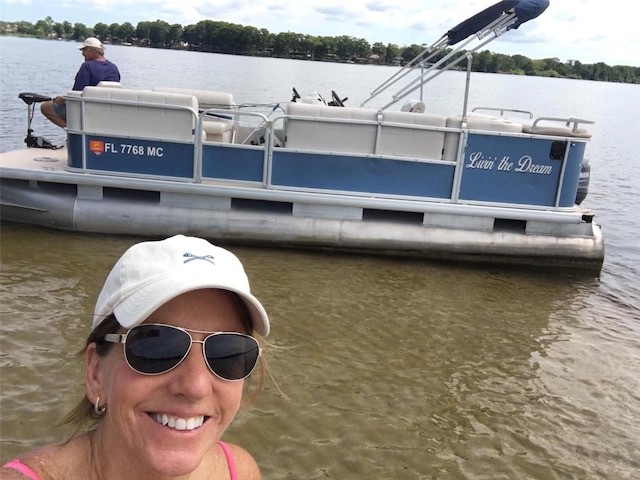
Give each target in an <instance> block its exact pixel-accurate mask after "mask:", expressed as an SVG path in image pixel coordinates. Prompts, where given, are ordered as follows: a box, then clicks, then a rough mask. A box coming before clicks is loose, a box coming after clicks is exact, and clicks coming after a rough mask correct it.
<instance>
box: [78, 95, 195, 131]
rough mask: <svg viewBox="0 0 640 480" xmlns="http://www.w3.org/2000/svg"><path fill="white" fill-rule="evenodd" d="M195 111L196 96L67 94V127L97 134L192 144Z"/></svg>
mask: <svg viewBox="0 0 640 480" xmlns="http://www.w3.org/2000/svg"><path fill="white" fill-rule="evenodd" d="M76 99H77V100H76ZM78 100H82V102H84V112H85V114H84V116H82V115H81V111H82V105H81V103H82V102H81V101H78ZM197 112H198V100H197V99H196V97H194V96H193V95H187V94H182V93H170V92H154V91H151V90H130V89H126V88H104V87H85V89H84V90H83V91H82V92H70V93H69V94H67V128H68V129H70V130H72V129H78V130H83V131H85V132H89V133H94V134H99V135H110V136H126V137H143V138H149V139H159V140H163V141H190V142H192V141H193V139H194V136H193V132H194V128H195V125H196V118H197V117H196V115H197Z"/></svg>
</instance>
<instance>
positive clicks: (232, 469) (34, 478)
mask: <svg viewBox="0 0 640 480" xmlns="http://www.w3.org/2000/svg"><path fill="white" fill-rule="evenodd" d="M218 445H220V447H221V448H222V451H223V452H224V456H225V457H226V459H227V465H229V474H230V475H231V480H238V472H237V471H236V462H235V461H234V460H233V455H232V454H231V449H230V448H229V445H227V444H226V443H224V442H218ZM4 468H13V469H14V470H18V471H19V472H20V473H22V474H24V475H26V476H27V477H28V478H30V479H31V480H40V477H39V476H38V474H37V473H36V472H34V471H33V470H31V469H30V468H29V467H27V466H26V465H25V464H24V463H22V462H21V461H20V460H19V459H17V458H16V459H14V460H11V461H10V462H7V463H5V464H4Z"/></svg>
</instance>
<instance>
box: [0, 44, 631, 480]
mask: <svg viewBox="0 0 640 480" xmlns="http://www.w3.org/2000/svg"><path fill="white" fill-rule="evenodd" d="M75 47H76V44H72V43H67V42H54V41H43V40H32V39H18V38H10V37H0V71H1V72H2V75H1V77H2V79H1V82H2V83H1V86H2V88H1V91H0V100H1V101H0V110H1V115H0V118H1V119H2V120H1V126H0V151H7V150H11V149H15V148H20V147H21V146H22V140H23V138H24V136H25V131H26V107H25V105H24V104H23V103H22V102H21V101H20V100H19V99H18V93H19V92H21V91H32V92H37V93H42V94H48V95H55V94H60V93H64V92H66V91H67V90H68V89H69V88H70V86H71V85H72V83H73V75H74V74H75V72H76V70H77V68H78V66H79V64H80V62H81V60H82V58H81V56H80V53H79V52H78V51H77V50H76V48H75ZM107 57H108V58H110V59H111V60H113V61H114V62H116V63H117V64H118V66H119V68H120V70H121V73H122V77H123V78H122V82H123V84H124V85H125V86H127V87H133V88H150V87H152V86H155V85H159V86H160V85H161V86H174V87H190V88H203V89H214V90H223V91H231V92H233V93H234V98H235V100H236V102H237V103H249V102H260V103H263V102H277V101H286V100H288V99H289V98H290V96H291V88H292V87H296V89H297V90H298V91H299V92H300V93H301V94H304V93H309V92H311V91H313V90H316V91H318V92H320V93H321V94H323V95H328V94H329V92H330V91H331V90H332V89H333V90H336V91H337V92H338V93H339V94H340V96H341V97H349V100H348V101H347V104H348V105H358V104H359V103H360V102H361V101H363V100H364V99H365V98H367V97H368V93H369V92H370V91H371V90H372V89H373V88H374V87H375V86H377V85H378V84H379V83H380V82H381V81H382V80H384V79H385V78H386V77H387V76H388V75H390V74H391V73H392V72H393V70H392V69H391V68H390V67H380V66H361V65H343V64H325V63H314V62H301V61H293V60H280V59H264V58H247V57H234V56H223V55H214V54H204V53H195V52H176V51H167V50H152V49H141V48H135V47H122V46H108V48H107ZM463 86H464V74H463V73H458V72H451V73H447V74H445V75H442V76H441V77H440V78H439V79H438V80H436V81H435V82H434V83H433V85H430V86H429V87H428V89H427V90H426V92H425V97H426V103H427V109H428V110H429V111H432V112H435V113H442V114H456V113H459V112H460V111H461V109H462V98H461V96H460V94H461V92H462V88H463ZM373 105H374V106H375V104H373ZM470 105H471V106H481V105H498V106H502V107H512V108H520V109H525V110H531V111H533V112H534V114H536V115H537V116H540V115H544V116H552V117H555V116H562V117H566V116H569V115H571V116H575V117H579V118H586V119H590V120H594V121H596V124H595V125H593V126H592V128H591V131H592V133H593V141H592V143H591V144H589V145H588V147H587V154H588V156H589V157H590V160H591V165H592V178H591V188H590V193H589V197H588V198H587V200H586V201H585V203H584V205H585V206H587V207H588V208H591V209H593V210H594V211H595V212H596V214H597V216H596V219H597V221H598V223H599V224H601V225H602V227H603V231H604V234H605V240H606V248H607V251H606V259H605V263H604V266H603V269H602V272H601V274H600V275H599V276H596V277H594V276H584V275H580V274H576V273H567V272H547V273H545V272H539V271H538V272H532V271H527V270H526V269H522V268H520V269H497V268H491V269H489V268H475V267H469V266H461V265H446V264H438V263H430V262H422V261H419V262H417V261H403V260H391V259H384V258H372V257H366V256H346V255H328V254H322V253H308V252H297V251H288V250H270V249H259V248H244V247H236V246H230V248H232V249H233V251H234V252H236V253H237V254H238V255H239V256H240V258H241V259H242V260H243V262H244V263H245V266H246V268H247V270H248V273H249V276H250V278H251V280H252V286H253V289H254V291H255V293H256V295H257V296H258V297H259V298H261V299H262V300H263V302H264V304H265V306H266V308H267V310H268V311H269V312H270V314H271V316H272V321H273V329H272V335H271V336H270V337H269V341H270V342H271V345H270V346H269V348H268V352H267V355H268V357H267V358H268V361H269V365H270V370H271V374H272V375H273V377H274V379H275V381H276V382H277V387H278V388H279V389H281V390H282V391H283V392H284V393H285V394H286V397H283V396H282V395H281V394H280V393H279V392H278V388H276V386H275V384H274V383H273V382H269V383H268V385H267V387H266V389H265V391H264V394H263V395H262V397H261V398H260V400H259V401H258V403H257V404H256V405H255V406H254V408H253V409H251V410H250V411H249V412H247V413H246V414H244V415H243V416H242V417H240V418H238V419H237V421H236V422H235V423H234V425H233V426H232V427H231V429H230V431H229V432H228V433H227V435H226V437H225V438H226V439H227V440H229V441H233V442H237V443H239V444H241V445H243V446H245V447H246V448H247V449H248V450H249V451H251V452H252V453H253V454H254V456H255V457H256V459H257V461H258V463H259V464H260V466H261V469H262V472H263V476H264V478H265V479H280V478H292V479H301V478H304V479H326V478H336V479H338V478H340V479H343V478H348V479H365V478H367V479H370V478H376V479H378V478H379V479H383V478H384V479H484V478H486V479H627V478H633V477H636V478H637V472H638V471H640V453H639V452H640V449H639V448H638V442H639V439H640V242H638V240H637V234H638V232H639V231H640V214H639V213H638V212H640V195H639V193H638V192H639V190H640V169H638V163H637V155H638V149H639V147H640V144H639V142H638V136H637V132H636V130H637V126H638V125H640V86H638V85H620V84H608V83H598V82H585V81H575V80H563V79H545V78H531V77H513V76H504V75H482V74H474V75H473V77H472V91H471V99H470ZM33 128H34V130H35V132H36V134H38V135H45V136H47V137H49V138H50V139H52V140H54V141H55V140H62V139H64V135H63V132H62V130H60V129H58V128H57V127H54V126H52V125H51V124H49V123H48V122H46V121H45V120H44V119H43V118H42V115H41V114H40V113H39V112H37V113H36V116H35V119H34V122H33ZM138 240H139V239H134V238H128V237H105V236H100V235H82V234H72V233H64V232H55V231H48V230H44V229H39V228H33V227H27V226H18V225H3V226H2V241H1V245H0V246H1V248H0V261H1V263H0V267H1V271H0V273H1V281H2V290H1V296H0V313H1V327H2V331H1V335H0V367H1V377H0V381H1V385H0V387H1V397H0V402H1V409H2V410H1V411H2V415H1V419H0V457H1V458H0V460H2V461H5V460H7V459H9V458H11V457H13V456H15V455H17V454H19V453H20V452H22V451H24V450H25V449H28V448H32V447H34V446H36V445H39V444H42V443H47V442H51V441H55V440H59V439H62V438H64V435H65V433H66V432H64V431H62V430H59V429H57V428H56V427H55V423H56V421H57V420H58V419H59V418H61V417H62V416H63V415H64V414H65V413H66V411H67V410H68V409H69V407H70V406H71V405H72V404H73V403H75V401H76V399H77V398H78V397H79V396H81V395H82V391H83V390H82V386H81V382H80V378H81V377H80V366H79V364H78V361H77V359H76V358H75V356H74V355H75V352H76V351H77V350H78V349H79V348H80V347H81V345H82V343H83V340H84V338H85V336H86V335H87V333H88V329H89V323H90V317H91V312H92V309H93V302H94V301H95V297H96V295H97V293H98V291H99V289H100V286H101V283H102V281H103V280H104V277H105V276H106V274H107V272H108V270H109V269H110V267H111V266H112V264H113V263H114V262H115V260H116V259H117V258H118V257H119V255H120V254H121V253H122V252H123V251H124V250H125V249H126V248H127V247H128V246H130V245H131V244H133V243H135V242H136V241H138Z"/></svg>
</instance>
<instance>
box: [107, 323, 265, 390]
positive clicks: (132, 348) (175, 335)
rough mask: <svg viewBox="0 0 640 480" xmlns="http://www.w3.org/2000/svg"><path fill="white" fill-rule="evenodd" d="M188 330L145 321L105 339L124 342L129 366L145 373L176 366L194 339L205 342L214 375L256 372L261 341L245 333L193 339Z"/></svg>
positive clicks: (233, 376) (235, 377)
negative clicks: (125, 331) (259, 342)
mask: <svg viewBox="0 0 640 480" xmlns="http://www.w3.org/2000/svg"><path fill="white" fill-rule="evenodd" d="M189 332H194V333H210V332H202V331H200V330H186V329H184V328H179V327H174V326H172V325H159V324H144V325H138V326H137V327H133V328H132V329H131V330H129V331H128V332H127V333H124V334H119V333H110V334H107V335H105V336H104V337H103V338H102V339H103V340H104V341H106V342H110V343H123V344H124V356H125V359H126V361H127V363H128V364H129V366H130V367H131V368H132V369H133V370H135V371H136V372H138V373H141V374H143V375H160V374H161V373H166V372H169V371H171V370H173V369H174V368H176V367H177V366H178V365H180V363H182V361H183V360H184V359H185V358H186V357H187V355H188V354H189V351H190V350H191V346H192V345H193V344H194V343H201V344H202V353H203V355H204V361H205V363H206V364H207V366H208V367H209V370H211V372H213V374H214V375H216V376H217V377H219V378H221V379H223V380H242V379H243V378H247V377H248V376H249V375H250V374H251V372H253V370H254V368H255V367H256V364H257V363H258V357H259V356H260V353H261V350H260V346H259V345H258V341H257V340H256V339H255V338H253V337H251V336H249V335H245V334H243V333H232V332H216V333H210V334H209V335H208V336H207V337H206V338H205V339H204V340H194V339H193V337H192V336H191V334H190V333H189Z"/></svg>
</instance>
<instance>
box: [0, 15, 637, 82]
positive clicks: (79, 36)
mask: <svg viewBox="0 0 640 480" xmlns="http://www.w3.org/2000/svg"><path fill="white" fill-rule="evenodd" d="M0 32H1V33H2V34H5V35H6V34H9V35H23V36H32V37H38V38H56V39H65V40H80V41H81V40H84V39H85V38H86V37H88V36H95V37H97V38H99V39H100V40H101V41H103V42H108V43H123V44H131V45H138V46H148V47H156V48H173V49H177V48H180V49H189V50H198V51H203V52H212V53H224V54H232V55H252V56H273V57H280V58H296V59H304V60H317V61H338V62H355V63H378V64H385V65H394V64H395V65H397V64H402V63H404V62H407V61H409V60H411V59H412V58H414V57H415V56H416V55H417V54H418V53H420V51H422V49H423V47H422V46H420V45H417V44H412V45H408V46H403V47H400V46H398V45H396V44H393V43H388V44H384V43H382V42H376V43H374V44H370V43H369V42H368V41H367V40H365V39H363V38H355V37H352V36H349V35H342V36H337V37H331V36H313V35H306V34H302V33H294V32H280V33H272V32H269V31H268V30H267V29H265V28H261V29H259V28H256V27H252V26H245V25H239V24H234V23H228V22H221V21H213V20H202V21H200V22H198V23H196V24H194V25H187V26H185V27H183V26H182V25H180V24H177V23H176V24H169V23H168V22H165V21H163V20H155V21H153V22H151V21H144V22H139V23H138V24H137V25H136V26H133V24H131V23H130V22H124V23H121V24H120V23H112V24H110V25H107V24H106V23H96V24H95V25H94V26H93V27H88V26H86V25H85V24H83V23H74V24H71V23H70V22H67V21H64V22H54V21H53V19H52V18H51V17H46V18H45V19H43V20H38V21H37V22H36V23H35V24H32V23H30V22H26V21H20V22H4V21H2V22H0ZM448 52H449V50H448V49H445V50H442V51H441V52H439V54H438V56H437V57H436V58H435V59H434V60H433V61H434V62H437V61H438V60H439V59H440V58H442V57H443V56H445V55H446V54H447V53H448ZM472 69H473V71H476V72H486V73H509V74H517V75H532V76H542V77H559V78H574V79H582V80H597V81H604V82H619V83H640V67H630V66H623V65H615V66H609V65H607V64H606V63H603V62H598V63H595V64H583V63H581V62H580V61H578V60H568V61H567V62H561V61H560V60H559V59H558V58H546V59H540V60H533V59H530V58H528V57H525V56H524V55H504V54H500V53H493V52H490V51H489V50H484V51H481V52H478V53H476V54H475V55H474V57H473V64H472Z"/></svg>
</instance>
